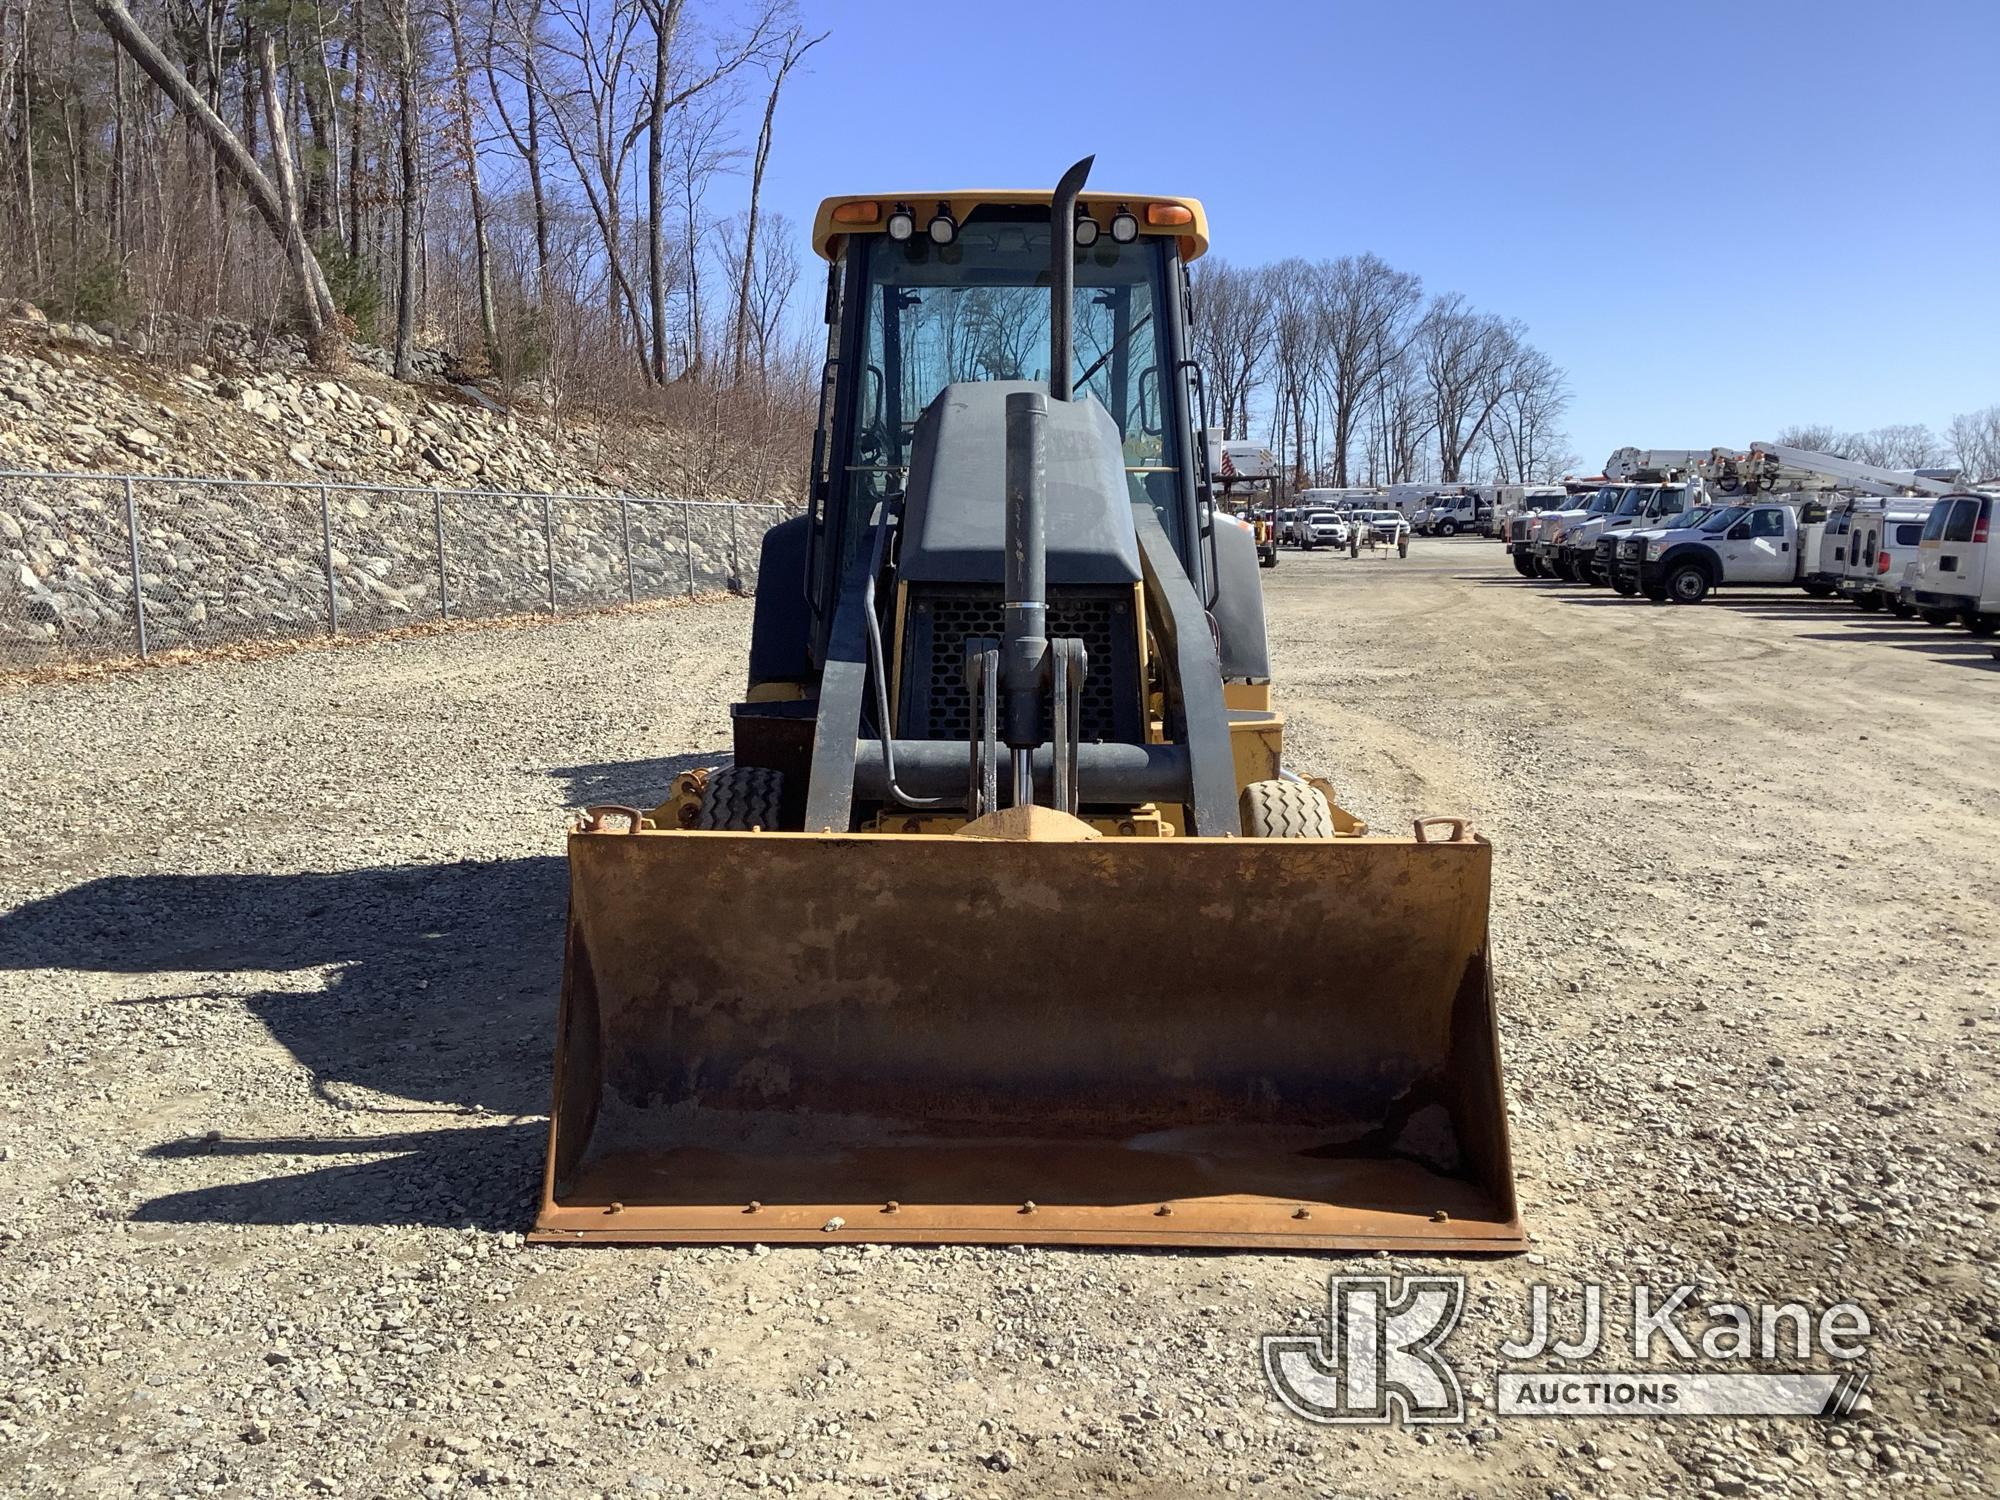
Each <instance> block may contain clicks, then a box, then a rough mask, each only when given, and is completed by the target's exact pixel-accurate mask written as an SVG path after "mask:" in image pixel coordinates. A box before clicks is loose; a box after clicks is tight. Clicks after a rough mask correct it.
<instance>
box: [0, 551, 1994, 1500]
mask: <svg viewBox="0 0 2000 1500" xmlns="http://www.w3.org/2000/svg"><path fill="white" fill-rule="evenodd" d="M1503 569H1504V559H1502V558H1500V557H1499V555H1498V550H1497V549H1493V548H1490V547H1488V546H1485V545H1484V544H1480V543H1476V542H1460V543H1434V544H1430V545H1429V546H1425V545H1424V544H1419V547H1418V549H1417V550H1416V551H1415V552H1414V553H1413V555H1412V558H1411V559H1410V560H1409V562H1408V563H1404V564H1398V563H1395V562H1370V561H1369V560H1366V559H1364V560H1361V561H1358V562H1350V561H1348V560H1346V559H1344V558H1343V559H1333V558H1314V559H1310V560H1300V559H1295V558H1292V557H1287V559H1286V560H1285V562H1284V563H1283V564H1282V565H1281V567H1280V569H1279V570H1278V573H1277V575H1275V577H1274V578H1273V579H1272V582H1271V587H1272V590H1273V610H1274V626H1273V635H1274V644H1275V647H1276V651H1277V658H1278V664H1279V670H1280V672H1281V674H1282V675H1281V681H1280V689H1279V695H1280V699H1281V702H1282V704H1283V706H1284V707H1285V708H1286V709H1287V710H1288V711H1289V712H1290V714H1291V715H1292V720H1293V723H1292V735H1293V741H1292V743H1293V751H1294V753H1293V759H1294V761H1295V763H1297V764H1299V765H1300V766H1302V767H1305V768H1309V769H1314V770H1321V771H1325V772H1327V773H1329V774H1330V775H1331V776H1332V777H1333V779H1334V780H1335V782H1336V784H1337V785H1339V786H1340V787H1342V788H1343V790H1345V791H1346V792H1347V797H1346V799H1345V800H1347V801H1349V802H1350V803H1352V804H1353V805H1354V806H1355V807H1356V809H1357V810H1358V811H1360V812H1361V813H1362V814H1363V815H1364V816H1366V817H1369V818H1370V819H1371V820H1372V821H1374V822H1375V823H1376V825H1377V826H1378V827H1380V828H1393V827H1396V826H1400V825H1401V823H1402V820H1404V819H1406V818H1407V817H1408V816H1410V815H1411V814H1413V813H1417V812H1444V811H1452V812H1464V813H1468V814H1470V815H1472V817H1473V818H1474V820H1475V822H1476V823H1477V824H1478V826H1479V827H1480V828H1481V830H1482V831H1484V832H1486V833H1488V834H1489V835H1490V836H1491V837H1492V838H1493V840H1494V843H1495V847H1496V856H1497V863H1498V870H1497V873H1496V891H1495V901H1494V927H1495V934H1496V938H1495V942H1496V950H1497V956H1496V967H1497V972H1498V974H1499V975H1500V984H1501V1005H1502V1033H1503V1044H1504V1046H1505V1048H1506V1052H1507V1063H1508V1069H1509V1083H1510V1098H1511V1105H1512V1111H1513V1128H1514V1147H1515V1154H1516V1158H1517V1164H1518V1166H1519V1170H1520V1178H1521V1192H1522V1195H1523V1199H1524V1211H1525V1213H1526V1215H1527V1217H1528V1221H1529V1223H1530V1226H1531V1228H1532V1229H1533V1231H1534V1233H1535V1235H1536V1246H1535V1249H1534V1251H1533V1252H1532V1253H1531V1254H1529V1255H1527V1256H1523V1257H1518V1258H1515V1259H1511V1260H1504V1261H1475V1262H1461V1263H1455V1264H1447V1265H1443V1266H1440V1265H1437V1264H1427V1265H1425V1264H1419V1263H1414V1262H1412V1263H1405V1262H1402V1261H1399V1260H1396V1259H1393V1258H1388V1257H1362V1258H1351V1259H1341V1258H1334V1257H1307V1256H1266V1255H1194V1254H1167V1253H1157V1254H1151V1253H1147V1254H1140V1253H1100V1252H1077V1251H1056V1250H1029V1249H1021V1248H1011V1249H1010V1248H994V1249H984V1248H980V1249H972V1248H960V1249H943V1250H921V1249H901V1248H898V1249H886V1250H885V1249H878V1248H871V1247H865V1246H844V1245H843V1246H828V1247H826V1248H824V1249H805V1250H795V1249H780V1250H767V1249H765V1248H764V1247H743V1248H726V1249H725V1248H711V1249H652V1248H635V1249H630V1250H623V1251H613V1252H599V1251H578V1250H571V1249H544V1248H537V1247H528V1246H526V1245H524V1244H523V1243H522V1240H521V1232H522V1231H523V1230H524V1229H525V1228H526V1226H527V1223H528V1220H529V1216H530V1213H531V1204H532V1200H533V1197H534V1193H535V1190H536V1187H537V1182H538V1176H539V1171H540V1150H541V1145H542V1132H543V1128H544V1127H543V1121H542V1118H541V1115H542V1111H543V1109H544V1107H545V1099H546V1094H547V1088H548V1055H549V1048H550V1041H551V1024H552V1018H553V1013H554V1003H555V990H556V979H557V974H558V972H559V962H560V955H559V943H560V932H561V922H562V905H563V890H564V878H563V870H562V864H561V858H560V855H561V842H560V830H561V826H562V821H563V810H564V809H565V808H567V807H572V806H575V805H578V804H581V803H584V802H642V801H644V800H646V798H647V796H648V795H649V794H654V795H657V794H658V793H659V792H660V791H661V790H663V789H664V788H665V786H666V784H667V782H668V781H669V780H670V778H671V777H672V775H673V774H674V773H675V772H677V771H678V770H680V769H681V768H683V767H685V766H688V765H693V764H705V763H712V762H714V761H715V760H717V759H719V758H720V757H721V755H722V753H723V751H724V748H725V746H726V743H727V716H726V708H725V705H726V703H727V701H728V698H729V696H730V695H731V694H732V693H733V692H735V691H736V690H737V689H738V687H739V685H740V681H741V674H742V661H743V654H744V650H745V646H746V642H747V636H748V623H749V616H750V606H749V604H748V603H746V602H744V601H740V600H728V599H725V600H721V601H719V602H714V603H707V604H699V605H690V606H686V607H682V608H675V609H668V610H664V611H661V612H655V613H651V614H643V615H634V616H623V617H616V618H601V619H590V620H578V621H572V622H567V623H558V624H552V625H549V626H547V627H545V628H540V629H530V630H522V631H509V632H493V633H490V634H469V635H457V636H443V637H438V638H435V639H429V640H418V641H394V642H381V643H377V644H374V645H365V646H359V647H356V648H354V649H351V650H347V651H339V652H332V653H322V654H317V655H314V656H309V657H292V658H284V659H273V660H267V661H258V662H250V663H237V664H217V665H213V666H198V667H191V668H183V669H176V670H170V671H160V672H145V673H135V674H130V675H127V676H123V677H115V678H106V679H99V680H94V681H88V682H81V683H74V684H66V685H49V686H41V687H36V688H33V689H26V690H21V689H16V690H13V691H12V692H11V693H9V694H8V696H6V697H5V698H4V699H0V712H4V713H5V715H6V718H7V721H8V723H9V725H10V729H11V730H12V732H11V733H10V734H8V735H7V736H5V737H4V739H0V832H4V836H5V838H6V841H7V847H8V850H9V854H10V858H9V860H8V861H7V864H6V867H5V876H4V880H5V884H4V886H0V987H4V988H0V994H4V997H5V998H4V1005H5V1015H6V1020H7V1023H8V1024H7V1025H6V1026H5V1027H4V1028H0V1156H4V1159H0V1188H3V1189H4V1195H5V1199H4V1210H5V1211H4V1214H0V1490H4V1491H6V1492H7V1493H10V1494H22V1495H29V1496H42V1495H47V1496H57V1495H61V1496H74V1495H113V1494H115V1495H120V1496H128V1495H141V1496H168V1495H201V1494H230V1495H243V1496H292V1495H298V1494H302V1493H304V1494H327V1495H345V1496H373V1495H392V1494H393V1495H420V1496H437V1497H441V1496H446V1495H465V1494H474V1493H481V1492H487V1491H491V1492H494V1493H500V1494H524V1495H525V1494H546V1495H551V1496H554V1495H562V1496H575V1495H605V1496H617V1497H626V1496H651V1495H701V1496H710V1495H724V1494H733V1493H736V1492H738V1491H739V1490H742V1491H768V1492H774V1493H778V1494H786V1495H804V1496H836V1495H878V1494H879V1495H899V1496H916V1497H921V1496H930V1497H933V1500H943V1497H949V1496H959V1497H967V1496H980V1495H1035V1496H1047V1495H1100V1494H1106V1493H1113V1494H1145V1495H1178V1494H1213V1493H1218V1492H1220V1493H1232V1494H1234V1493H1241V1494H1252V1495H1255V1494H1273V1495H1276V1494H1286V1495H1292V1494H1299V1495H1322V1496H1329V1497H1330V1496H1348V1495H1376V1494H1380V1495H1402V1494H1410V1493H1427V1494H1443V1495H1481V1496H1483V1495H1499V1494H1505V1495H1534V1496H1554V1495H1559V1494H1567V1495H1571V1496H1586V1495H1588V1496H1605V1497H1611V1496H1632V1497H1638V1496H1653V1495H1658V1496H1666V1495H1677V1494H1685V1493H1690V1492H1694V1491H1702V1492H1707V1493H1714V1494H1720V1495H1738V1494H1755V1495H1781V1494H1786V1495H1800V1496H1805V1495H1820V1494H1826V1493H1863V1494H1866V1493H1876V1492H1891V1491H1903V1492H1909V1493H1938V1494H1962V1495H1967V1496H1983V1495H1987V1494H1990V1493H1992V1492H1993V1490H1994V1489H1995V1486H1996V1476H2000V1460H1996V1442H1995V1439H1996V1433H2000V1427H1996V1425H1995V1424H1996V1422H2000V1285H1996V1273H1995V1270H1994V1264H1993V1258H1992V1250H1993V1239H1992V1226H1993V1222H1994V1216H1995V1214H1996V1211H2000V1161H1996V1157H1995V1150H1996V1146H1995V1139H1994V1131H1993V1120H1994V1106H1995V1103H1996V1098H2000V1090H1997V1089H1996V1085H1995V1069H1994V1061H1995V1040H1996V1037H1997V1036H2000V1003H1996V994H2000V947H1996V942H1995V937H1994V934H1993V931H1992V926H1991V923H1992V915H1993V908H1992V903H1991V892H1992V890H1993V887H1994V879H1995V873H1996V872H1995V857H1994V855H1993V853H1992V850H1993V849H1994V848H1995V847H2000V840H1996V839H1995V838H1994V837H1993V835H1994V833H1995V832H1996V831H2000V830H1995V829H1993V828H1991V827H1989V826H1988V825H1989V824H1990V823H1992V821H1993V816H1992V814H1991V812H1990V806H1991V784H1990V783H1991V777H1990V760H1991V756H1990V746H1991V743H1992V740H1993V737H1994V730H1995V727H1996V716H2000V710H1996V709H1995V707H1994V706H1993V705H1992V702H1991V699H1990V694H1988V693H1986V692H1985V691H1984V690H1985V689H1987V688H1989V687H1990V686H1991V685H1992V679H1991V678H1989V677H1987V676H1985V675H1984V674H1983V673H1981V672H1978V671H1976V670H1975V669H1974V668H1973V667H1972V666H1971V665H1970V658H1967V660H1966V661H1965V662H1960V661H1958V660H1957V659H1955V658H1953V659H1944V658H1939V657H1937V656H1934V655H1917V654H1913V653H1910V652H1906V651H1904V650H1903V649H1901V647H1900V646H1899V645H1898V644H1897V643H1896V642H1895V641H1892V640H1880V639H1868V638H1861V639H1843V640H1839V641H1835V642H1829V641H1824V640H1820V639H1818V638H1817V636H1818V635H1820V634H1823V633H1825V632H1827V631H1828V628H1829V627H1828V624H1827V622H1828V621H1836V620H1839V621H1844V620H1845V619H1847V618H1849V617H1848V616H1836V615H1835V614H1833V613H1830V612H1828V611H1830V610H1831V609H1832V608H1833V607H1832V606H1829V607H1828V611H1820V610H1815V611H1814V612H1813V617H1812V618H1811V619H1801V620H1796V621H1795V620H1793V619H1791V618H1790V617H1786V616H1776V617H1773V616H1771V615H1769V614H1763V615H1758V614H1755V613H1754V612H1752V611H1749V610H1739V609H1732V608H1730V607H1727V606H1722V605H1718V606H1714V607H1710V608H1707V609H1704V610H1699V611H1645V610H1643V609H1640V610H1639V612H1638V613H1637V614H1633V613H1630V612H1628V611H1626V610H1624V609H1615V610H1607V609H1601V608H1599V609H1585V608H1567V607H1564V606H1562V605H1559V604H1556V603H1554V602H1553V601H1551V600H1549V599H1548V598H1545V597H1543V596H1542V594H1541V592H1540V591H1537V590H1535V589H1534V588H1533V587H1532V586H1529V585H1523V586H1521V587H1520V588H1516V587H1514V586H1513V585H1512V584H1511V583H1510V582H1508V581H1507V578H1509V577H1511V575H1510V574H1509V575H1506V576H1504V577H1503V571H1502V570H1503ZM1635 630H1636V631H1640V632H1644V633H1646V634H1647V635H1648V636H1649V640H1648V641H1647V644H1646V647H1645V649H1646V650H1647V651H1648V652H1650V653H1651V655H1650V656H1649V657H1648V658H1647V663H1648V667H1647V670H1646V671H1645V672H1644V673H1624V672H1607V671H1605V670H1603V666H1604V662H1605V661H1606V660H1608V659H1609V653H1612V652H1614V651H1630V650H1631V649H1632V646H1631V639H1632V633H1633V632H1634V631H1635ZM1878 633H1880V632H1879V627H1878ZM1746 660H1747V661H1754V662H1755V663H1756V664H1757V665H1756V667H1755V669H1753V670H1747V671H1746V670H1743V668H1742V663H1743V662H1744V661H1746ZM1718 661H1727V662H1731V663H1733V665H1732V666H1731V668H1730V670H1729V671H1727V672H1724V673H1718V672H1717V670H1716V669H1715V668H1714V665H1713V664H1714V663H1716V662H1718ZM1864 710H1865V713H1864ZM1870 724H1895V725H1898V726H1900V728H1901V729H1902V730H1903V731H1904V732H1902V733H1899V734H1897V735H1895V736H1889V735H1886V734H1879V733H1878V734H1877V735H1875V737H1874V738H1872V739H1868V740H1865V741H1864V740H1862V739H1861V736H1862V735H1865V734H1867V733H1868V731H1869V725H1870ZM1697 726H1698V728H1699V738H1698V740H1697V738H1696V735H1695V733H1694V731H1695V730H1696V728H1697ZM1982 746H1983V747H1984V752H1982V748H1981V747H1982ZM1940 828H1945V829H1949V830H1950V834H1949V836H1948V837H1938V836H1936V830H1938V829H1940ZM1358 958H1359V956H1350V955H1342V954H1340V953H1339V952H1338V951H1337V950H1336V951H1330V952H1329V954H1328V956H1327V961H1328V962H1329V963H1339V962H1347V961H1358ZM1166 982H1171V977H1170V976H1169V977H1168V978H1167V981H1166ZM1414 1269H1424V1270H1433V1271H1435V1270H1440V1269H1447V1270H1450V1269H1456V1270H1462V1271H1463V1272H1465V1274H1466V1275H1467V1276H1468V1277H1469V1298H1468V1307H1467V1313H1466V1318H1465V1321H1464V1323H1463V1324H1462V1325H1461V1327H1460V1328H1459V1330H1458V1331H1457V1332H1455V1333H1454V1334H1453V1335H1452V1344H1451V1347H1452V1349H1453V1351H1454V1352H1455V1353H1456V1354H1457V1355H1458V1357H1459V1363H1460V1369H1461V1373H1462V1375H1463V1377H1464V1378H1465V1380H1466V1382H1467V1385H1468V1389H1469V1392H1470V1395H1471V1397H1472V1411H1471V1420H1470V1421H1469V1422H1468V1423H1467V1424H1466V1425H1465V1426H1464V1427H1460V1428H1445V1429H1423V1430H1395V1431H1390V1430H1381V1429H1372V1428H1345V1429H1341V1428H1320V1427H1312V1426H1309V1425H1307V1424H1305V1423H1303V1422H1301V1421H1299V1420H1297V1419H1296V1418H1293V1417H1292V1416H1290V1415H1288V1414H1286V1413H1285V1412H1284V1411H1283V1410H1282V1409H1281V1408H1280V1407H1278V1406H1277V1405H1276V1403H1275V1402H1273V1401H1272V1400H1271V1399H1270V1392H1269V1391H1268V1390H1267V1389H1266V1387H1265V1386H1264V1383H1263V1380H1262V1376H1261V1374H1260V1371H1259V1367H1258V1360H1257V1339H1258V1336H1259V1335H1261V1334H1264V1333H1268V1332H1279V1331H1286V1330H1296V1331H1308V1330H1313V1329H1315V1328H1316V1327H1317V1326H1318V1325H1319V1323H1321V1322H1322V1321H1323V1319H1324V1315H1325V1299H1326V1285H1325V1278H1326V1276H1327V1274H1328V1272H1329V1271H1336V1270H1345V1271H1350V1272H1358V1271H1368V1272H1380V1271H1396V1270H1414ZM1636 1280H1645V1281H1649V1282H1652V1283H1654V1284H1664V1285H1665V1286H1669V1287H1670V1286H1672V1285H1673V1284H1675V1283H1676V1282H1679V1281H1688V1282H1692V1283H1695V1284H1697V1285H1698V1286H1699V1287H1700V1289H1701V1295H1702V1297H1703V1299H1704V1300H1709V1299H1717V1300H1721V1299H1727V1300H1734V1301H1748V1300H1755V1299H1760V1298H1767V1297H1769V1298H1796V1299H1799V1300H1803V1301H1807V1302H1810V1303H1813V1304H1815V1305H1821V1306H1823V1305H1825V1304H1826V1303H1829V1302H1831V1301H1834V1300H1837V1299H1840V1298H1846V1297H1852V1298H1854V1299H1856V1300H1858V1301H1859V1302H1861V1303H1862V1305H1863V1306H1864V1307H1865V1308H1866V1309H1867V1310H1868V1312H1869V1315H1870V1317H1871V1319H1872V1321H1873V1324H1874V1327H1875V1330H1876V1333H1875V1337H1874V1340H1873V1343H1872V1347H1871V1351H1870V1355H1869V1359H1868V1362H1867V1363H1868V1366H1869V1368H1870V1369H1871V1371H1872V1372H1873V1384H1872V1385H1871V1388H1870V1396H1871V1399H1870V1401H1869V1403H1868V1405H1867V1406H1866V1408H1865V1409H1864V1410H1863V1411H1861V1412H1860V1413H1858V1414H1857V1415H1856V1416H1855V1417H1854V1418H1853V1419H1850V1420H1848V1421H1846V1422H1841V1423H1816V1422H1808V1421H1776V1420H1762V1419H1759V1420H1740V1421H1729V1422H1716V1421H1687V1420H1680V1421H1658V1422H1646V1421H1625V1422H1609V1421H1575V1420H1546V1421H1539V1422H1538V1421H1533V1420H1524V1419H1519V1418H1500V1417H1497V1416H1495V1415H1494V1414H1493V1412H1492V1409H1491V1398H1492V1393H1493V1382H1494V1376H1495V1370H1496V1366H1497V1364H1498V1356H1497V1355H1496V1354H1495V1353H1494V1351H1495V1350H1496V1349H1497V1346H1498V1344H1499V1342H1500V1341H1501V1340H1502V1339H1503V1338H1507V1337H1512V1336H1517V1335H1518V1334H1519V1333H1520V1332H1521V1331H1522V1329H1523V1328H1524V1326H1525V1310H1526V1306H1527V1287H1528V1286H1529V1285H1530V1284H1531V1283H1534V1282H1537V1281H1547V1282H1550V1283H1552V1284H1554V1285H1557V1286H1560V1287H1574V1286H1576V1285H1577V1284H1578V1283H1580V1282H1586V1281H1600V1282H1603V1283H1605V1285H1606V1287H1607V1290H1608V1291H1610V1290H1612V1289H1621V1290H1622V1288H1624V1287H1626V1286H1628V1285H1629V1284H1630V1283H1631V1282H1633V1281H1636ZM1607 1363H1615V1355H1614V1356H1613V1359H1612V1360H1611V1361H1608V1362H1607Z"/></svg>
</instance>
